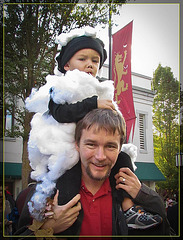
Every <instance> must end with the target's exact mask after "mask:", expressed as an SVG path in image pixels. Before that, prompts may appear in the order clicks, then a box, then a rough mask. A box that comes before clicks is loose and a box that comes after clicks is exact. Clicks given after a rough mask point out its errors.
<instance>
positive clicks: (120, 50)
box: [112, 21, 136, 143]
mask: <svg viewBox="0 0 183 240" xmlns="http://www.w3.org/2000/svg"><path fill="white" fill-rule="evenodd" d="M132 26H133V21H132V22H130V23H129V24H128V25H126V26H125V27H124V28H122V29H121V30H119V31H118V32H116V33H115V34H114V35H113V36H112V37H113V48H112V79H113V80H114V87H115V95H114V96H115V99H114V100H115V101H116V102H117V104H118V106H119V109H120V111H121V112H122V114H123V117H124V119H125V121H126V127H127V139H126V141H127V143H128V140H129V136H130V133H131V131H132V140H133V135H134V128H135V120H136V116H135V110H134V104H133V95H132V82H131V44H132Z"/></svg>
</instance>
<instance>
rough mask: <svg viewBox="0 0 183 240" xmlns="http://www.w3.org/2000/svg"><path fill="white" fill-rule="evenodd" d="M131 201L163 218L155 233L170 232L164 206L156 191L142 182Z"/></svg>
mask: <svg viewBox="0 0 183 240" xmlns="http://www.w3.org/2000/svg"><path fill="white" fill-rule="evenodd" d="M133 202H134V203H135V204H138V205H140V206H142V207H143V208H144V209H145V210H146V211H148V212H150V213H152V214H159V215H160V216H161V217H162V218H163V222H162V224H160V226H159V227H157V229H156V230H157V234H156V235H163V234H164V235H169V234H170V225H169V222H168V220H167V216H166V210H165V206H164V203H163V201H162V199H161V197H160V196H159V194H158V193H157V192H155V191H153V190H152V189H150V188H149V187H147V186H146V185H145V184H143V183H142V186H141V189H140V191H139V193H138V194H137V196H136V198H135V199H133ZM158 231H159V232H158Z"/></svg>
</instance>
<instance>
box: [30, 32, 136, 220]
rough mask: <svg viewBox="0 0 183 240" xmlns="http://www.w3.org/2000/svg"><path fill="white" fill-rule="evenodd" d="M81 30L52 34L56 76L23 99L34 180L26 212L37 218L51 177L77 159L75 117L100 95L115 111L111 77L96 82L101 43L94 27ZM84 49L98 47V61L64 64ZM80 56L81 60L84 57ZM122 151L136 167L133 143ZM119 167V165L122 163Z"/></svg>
mask: <svg viewBox="0 0 183 240" xmlns="http://www.w3.org/2000/svg"><path fill="white" fill-rule="evenodd" d="M82 31H83V30H81V32H80V31H79V30H77V31H75V32H74V33H73V32H72V31H71V33H70V34H67V35H66V38H65V34H61V35H60V36H59V37H58V38H57V43H58V44H59V45H61V47H62V49H61V51H60V53H59V55H58V56H57V57H56V59H57V62H58V66H57V67H56V68H55V75H48V76H47V77H46V84H45V85H44V86H42V87H40V89H39V90H36V89H33V90H32V93H31V95H30V96H29V97H28V98H27V99H26V108H27V109H28V110H29V111H30V112H35V115H34V116H33V118H32V121H31V131H30V135H29V141H28V153H29V161H30V166H31V168H32V170H33V171H32V173H31V178H32V179H35V180H36V181H37V182H39V183H38V184H37V187H36V191H35V193H34V195H33V196H32V198H31V201H30V202H29V211H30V213H31V215H32V216H33V217H34V218H35V219H37V220H42V219H43V218H44V212H45V206H46V202H47V198H48V197H50V196H51V195H52V194H53V192H54V188H55V184H56V180H57V179H58V178H59V177H60V176H61V175H63V174H64V172H65V171H66V170H69V169H70V168H72V167H73V166H74V165H75V164H76V163H77V162H78V161H79V156H78V152H77V151H76V149H75V140H74V134H75V126H76V122H77V121H79V120H80V119H81V118H82V117H84V115H85V114H86V113H87V112H89V111H91V110H92V109H94V108H97V107H99V105H100V101H102V100H103V102H102V103H103V106H102V107H103V108H110V109H114V108H115V109H116V110H117V111H119V110H118V108H117V105H116V103H115V102H113V97H114V96H113V95H114V87H113V81H110V80H107V81H103V82H99V81H98V79H97V78H95V76H96V74H97V73H98V70H99V69H101V67H102V65H103V63H104V61H105V60H106V58H107V54H106V50H105V49H104V44H103V42H102V41H101V40H99V39H98V38H96V33H95V32H94V31H93V29H92V30H91V29H87V30H85V32H82ZM83 49H92V50H94V51H95V53H96V52H97V53H98V59H99V61H98V62H97V61H96V59H95V57H94V61H93V63H92V64H93V66H88V67H87V69H88V70H83V69H82V68H81V69H79V68H78V69H79V70H80V71H79V70H78V69H77V67H76V68H74V69H71V68H70V69H67V67H66V65H67V63H68V62H69V61H70V59H72V57H73V56H75V54H76V53H77V52H79V51H80V50H83ZM81 61H82V64H83V62H84V61H87V59H85V60H83V59H82V60H81ZM90 65H91V64H90ZM66 70H67V71H66ZM122 151H125V152H126V153H127V154H129V155H130V157H131V159H132V162H133V167H134V168H135V164H134V161H135V159H136V154H137V149H136V147H135V146H134V145H132V144H124V145H123V147H122ZM129 165H131V163H129ZM120 167H123V163H122V162H121V166H120Z"/></svg>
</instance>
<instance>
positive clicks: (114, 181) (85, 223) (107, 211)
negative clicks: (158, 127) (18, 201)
mask: <svg viewBox="0 0 183 240" xmlns="http://www.w3.org/2000/svg"><path fill="white" fill-rule="evenodd" d="M124 139H125V122H124V119H123V118H122V117H121V115H120V114H119V113H117V112H115V111H113V110H109V109H94V110H92V111H91V112H90V113H88V114H87V115H86V116H85V117H84V118H83V119H82V120H80V121H79V122H78V123H77V126H76V132H75V140H76V148H77V151H78V152H79V155H80V161H79V163H78V164H76V165H75V166H74V167H73V168H71V169H70V170H68V171H67V172H66V173H65V174H64V175H63V176H61V177H60V178H59V179H58V181H57V194H56V195H55V197H54V201H53V207H52V211H50V208H49V207H48V213H47V214H46V215H47V216H49V218H47V220H46V221H44V222H43V223H41V224H40V225H39V226H38V225H37V226H38V227H37V229H36V227H35V226H36V224H35V223H34V222H33V225H32V226H29V229H30V230H32V231H34V232H35V233H38V232H39V234H40V233H41V231H42V235H49V234H54V235H64V236H65V235H72V236H82V235H83V236H84V235H85V236H86V235H88V236H91V235H93V236H94V235H95V236H97V235H103V236H104V235H105V236H111V235H144V234H145V235H169V224H168V222H167V219H166V211H165V208H164V205H163V202H162V201H161V198H160V197H159V195H158V194H157V193H156V192H154V191H153V190H151V189H149V188H148V187H147V186H145V185H144V184H142V183H140V181H139V180H138V178H137V177H136V175H135V174H134V173H133V172H132V171H131V170H130V169H129V168H122V169H120V170H119V172H118V173H117V174H114V173H115V166H116V164H117V159H118V155H119V154H122V159H123V160H124V161H125V159H126V158H128V155H127V154H125V153H122V152H120V150H121V145H122V144H123V142H124ZM120 159H121V158H120ZM121 189H124V190H126V191H127V192H128V193H129V194H130V195H131V197H132V199H133V201H134V202H135V203H136V204H139V205H141V206H142V207H143V208H144V209H145V210H146V211H149V212H151V213H152V214H153V219H154V222H155V223H156V222H158V220H161V219H162V222H158V224H154V225H153V223H152V228H150V229H149V228H148V229H147V230H143V231H142V230H132V231H128V227H127V223H126V220H125V217H124V215H125V213H124V212H123V210H122V202H123V196H122V192H121ZM136 210H137V211H136ZM138 211H140V208H139V209H138V206H137V207H136V209H131V210H130V211H127V213H126V214H128V215H129V217H132V218H133V219H134V221H139V222H140V221H141V219H140V218H142V217H143V218H144V219H146V221H150V220H152V215H151V217H149V214H150V213H149V214H147V213H144V214H141V215H140V216H141V217H139V215H138ZM52 213H53V214H52ZM159 216H161V217H159ZM24 225H25V223H24ZM24 230H25V229H24ZM19 234H20V231H19ZM21 234H23V233H21ZM23 235H25V234H23Z"/></svg>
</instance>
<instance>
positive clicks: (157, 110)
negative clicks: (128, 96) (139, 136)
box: [153, 65, 180, 192]
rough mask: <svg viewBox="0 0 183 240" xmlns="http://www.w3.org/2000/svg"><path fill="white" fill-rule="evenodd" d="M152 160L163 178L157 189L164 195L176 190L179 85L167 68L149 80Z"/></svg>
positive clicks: (159, 69)
mask: <svg viewBox="0 0 183 240" xmlns="http://www.w3.org/2000/svg"><path fill="white" fill-rule="evenodd" d="M153 90H154V91H155V97H154V103H153V125H154V133H153V135H154V159H155V163H156V164H157V166H158V167H159V169H160V170H161V172H162V173H163V174H164V176H165V177H166V181H163V182H158V183H157V186H158V187H159V188H161V189H164V190H166V191H170V192H175V191H177V190H178V169H177V168H176V166H175V155H176V153H177V152H178V149H179V137H180V135H179V124H178V109H179V82H178V81H177V80H176V79H175V78H174V76H173V73H172V72H171V69H170V67H162V66H161V65H159V66H158V68H157V69H156V71H155V72H154V76H153Z"/></svg>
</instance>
